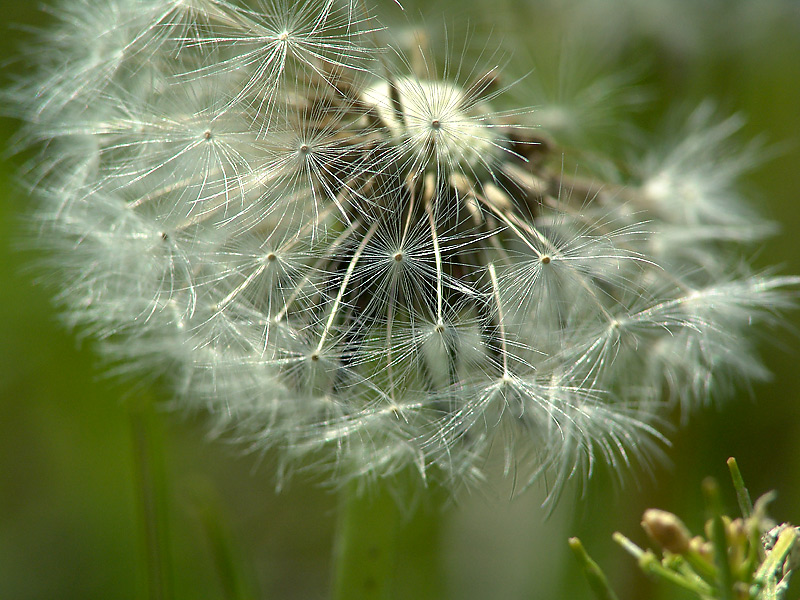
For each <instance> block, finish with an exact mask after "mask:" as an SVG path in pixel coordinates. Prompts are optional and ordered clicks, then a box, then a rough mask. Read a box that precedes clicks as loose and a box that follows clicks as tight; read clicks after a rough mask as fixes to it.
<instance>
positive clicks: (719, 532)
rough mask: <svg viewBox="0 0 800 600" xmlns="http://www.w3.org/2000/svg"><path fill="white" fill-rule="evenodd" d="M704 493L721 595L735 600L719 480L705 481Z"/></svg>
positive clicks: (725, 599) (728, 599)
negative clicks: (709, 516)
mask: <svg viewBox="0 0 800 600" xmlns="http://www.w3.org/2000/svg"><path fill="white" fill-rule="evenodd" d="M703 493H704V495H705V497H706V504H707V506H708V511H709V513H710V515H711V544H712V547H713V549H714V563H715V564H716V566H717V576H718V584H719V597H720V598H721V599H722V600H733V597H734V592H733V573H732V572H731V565H730V562H729V560H728V539H727V536H726V534H725V523H724V522H723V520H722V504H721V501H720V497H719V487H718V486H717V482H716V481H714V480H713V479H711V478H708V479H706V480H705V481H703Z"/></svg>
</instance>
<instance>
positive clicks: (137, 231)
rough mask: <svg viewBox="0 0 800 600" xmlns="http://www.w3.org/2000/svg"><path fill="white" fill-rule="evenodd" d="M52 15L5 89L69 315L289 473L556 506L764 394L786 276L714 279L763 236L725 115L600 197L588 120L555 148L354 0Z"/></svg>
mask: <svg viewBox="0 0 800 600" xmlns="http://www.w3.org/2000/svg"><path fill="white" fill-rule="evenodd" d="M95 9H97V10H95ZM58 14H59V15H60V19H61V24H60V26H59V28H57V29H55V30H54V31H53V32H52V33H50V34H49V38H48V40H49V42H48V43H49V48H50V49H51V50H52V53H50V52H41V53H39V54H37V55H36V56H35V57H34V60H35V61H36V68H35V75H33V76H32V77H31V80H30V82H28V83H26V84H25V85H23V86H22V87H21V88H20V89H18V90H16V91H14V92H11V93H10V96H12V97H16V98H17V101H16V105H15V110H16V111H18V112H20V113H21V114H23V115H24V117H25V119H26V121H27V123H28V124H27V126H26V127H27V129H26V133H25V135H26V136H27V139H28V141H29V143H30V144H31V145H34V146H37V145H38V146H40V147H42V148H44V149H45V150H44V151H43V152H42V155H41V157H40V159H39V162H40V164H39V165H38V168H37V169H35V170H34V172H35V177H36V178H37V180H38V183H37V184H36V185H35V189H36V195H37V197H38V199H39V203H40V207H39V209H38V213H37V215H38V220H39V223H40V227H41V231H42V235H41V243H42V245H43V246H45V247H47V248H48V249H49V250H50V251H51V252H50V259H49V263H50V266H51V267H52V268H53V269H54V270H55V271H58V274H59V276H60V278H61V280H62V281H63V287H62V291H61V294H60V295H59V301H60V302H61V303H62V304H63V306H64V309H65V312H66V313H67V315H68V317H67V318H68V321H69V322H70V323H71V324H73V325H75V326H81V327H84V328H86V329H87V330H88V332H89V333H91V334H94V335H97V336H99V337H101V338H103V339H104V340H105V344H106V348H107V351H108V353H109V355H110V356H112V357H113V359H114V360H116V361H118V362H119V363H121V364H123V365H125V367H124V368H125V369H127V370H128V371H130V372H143V371H148V372H154V373H168V375H169V379H170V381H172V382H173V384H174V389H173V392H174V394H175V396H176V398H177V399H178V403H179V404H181V405H183V406H184V407H186V408H187V409H189V410H205V411H208V412H209V413H211V414H212V415H213V416H214V417H215V418H216V427H215V430H217V431H227V430H233V431H234V432H235V435H238V436H240V437H241V438H243V439H244V440H246V441H247V442H248V443H249V444H250V445H251V446H252V447H253V448H256V449H259V450H263V449H266V448H279V449H280V452H279V455H280V457H281V458H280V461H281V464H280V465H279V469H278V471H279V473H280V474H285V475H288V474H290V473H291V472H292V471H293V470H294V469H293V466H294V465H296V464H299V463H300V462H302V461H310V462H311V463H313V464H316V465H318V466H319V467H320V468H321V469H323V470H324V469H329V470H330V472H331V473H333V474H335V477H334V479H335V481H336V482H340V481H341V480H342V479H347V478H349V477H383V476H386V475H391V474H394V473H397V472H399V471H402V470H404V469H406V468H408V467H412V468H415V469H417V470H418V471H419V473H420V476H421V477H422V478H427V477H429V476H430V475H431V474H434V473H435V474H436V475H437V477H440V478H442V479H443V480H445V481H447V482H448V483H449V484H451V485H452V487H454V488H457V487H459V486H460V485H462V484H463V483H465V482H469V481H474V480H477V479H480V478H482V477H483V476H484V475H485V470H486V469H487V468H488V467H487V465H488V464H490V463H487V460H486V458H487V456H491V455H492V453H493V452H494V451H496V449H498V448H499V449H501V454H502V458H501V466H502V470H504V471H505V472H506V473H507V474H508V475H509V476H512V477H513V479H514V480H515V481H517V482H520V483H521V484H522V486H524V485H528V484H530V483H532V482H534V481H536V480H538V479H541V478H543V477H545V476H546V478H547V479H548V481H549V483H550V486H551V487H550V491H551V496H550V498H551V500H552V501H554V500H555V499H556V498H557V497H558V495H559V493H560V492H561V490H562V489H563V487H564V485H565V484H566V482H567V481H568V480H570V479H573V478H575V479H585V478H586V477H588V476H589V475H590V474H591V472H592V470H593V468H594V465H595V464H596V462H597V461H600V460H602V461H605V462H608V463H611V464H612V465H614V466H615V467H620V469H619V470H620V471H622V470H623V469H622V467H626V466H627V465H628V464H629V463H631V462H634V461H640V462H643V463H644V464H647V463H648V461H649V460H651V459H652V457H653V456H657V455H658V452H659V446H660V445H662V444H663V443H664V438H663V437H662V435H661V434H660V433H659V431H658V427H659V425H660V423H661V421H660V419H661V414H662V412H663V409H664V408H666V407H669V406H671V405H673V404H675V403H679V404H680V406H681V407H682V410H683V412H684V414H688V413H689V412H691V409H692V407H693V406H695V405H697V404H702V403H704V402H707V401H708V398H709V396H710V394H711V392H712V390H713V389H718V388H724V387H726V386H727V385H728V382H730V381H731V380H733V379H758V378H760V377H763V376H764V374H765V370H764V368H763V367H762V366H761V364H760V363H759V362H758V360H757V358H756V357H755V355H754V352H753V348H752V347H751V346H752V344H751V343H750V342H749V341H748V340H749V331H750V328H751V325H752V324H754V323H756V322H758V321H763V322H767V323H769V322H772V321H774V319H775V318H776V317H775V313H776V312H777V311H780V310H782V309H787V308H789V307H790V306H791V304H792V302H791V294H790V293H789V292H788V291H787V290H789V289H791V288H795V287H796V286H797V284H798V283H800V281H799V280H798V279H797V278H792V277H775V276H770V275H759V274H753V273H751V272H748V270H747V269H746V268H739V269H738V270H732V269H730V265H731V264H736V263H737V262H741V261H740V253H741V248H742V247H743V244H745V243H746V242H747V241H750V240H753V239H756V238H757V237H758V236H760V235H762V234H766V233H768V231H769V227H767V226H763V225H761V224H760V222H759V221H755V220H754V218H753V216H752V213H751V211H750V210H749V209H746V208H742V207H743V206H744V204H743V202H742V201H741V200H739V199H738V196H737V195H736V194H735V180H736V177H737V176H738V175H739V174H740V173H741V172H742V171H743V170H745V169H747V168H748V167H749V166H751V165H752V153H751V152H748V151H747V150H745V151H744V152H743V153H741V154H735V153H731V152H728V151H727V150H726V149H725V148H726V147H727V146H728V144H729V140H730V138H731V137H732V136H733V135H734V134H735V133H736V131H737V129H738V128H739V122H738V120H737V119H735V118H734V119H728V120H721V121H714V119H713V116H712V115H711V114H710V111H709V109H708V108H707V107H706V106H705V105H704V106H703V107H701V108H700V109H698V112H697V113H696V114H695V115H693V117H692V118H691V119H690V122H689V125H688V126H687V127H686V128H685V129H682V130H680V136H679V139H678V140H677V141H676V142H675V143H674V144H673V145H672V146H671V148H670V149H666V150H664V151H663V152H661V153H654V154H653V155H652V156H650V157H648V158H645V159H644V160H643V161H641V162H640V163H639V164H637V165H634V166H633V167H632V168H630V169H629V170H628V171H629V172H631V173H633V174H634V176H633V177H632V178H631V179H630V181H628V182H626V185H620V183H618V182H619V181H623V180H624V178H623V177H622V176H621V175H616V176H615V177H612V178H610V179H613V181H612V180H609V178H605V177H604V173H602V172H593V171H588V172H576V173H575V174H574V175H569V174H567V173H566V171H565V167H564V166H563V165H564V159H563V155H562V152H563V146H561V145H560V144H561V143H563V142H566V143H567V144H571V143H572V142H574V140H575V139H577V137H576V136H574V135H573V134H574V133H575V132H574V129H575V127H577V128H581V127H582V126H583V122H582V121H578V122H574V123H573V122H570V123H568V124H567V125H569V127H564V128H559V127H552V128H551V131H549V133H550V134H551V135H552V140H549V141H547V142H545V139H544V137H543V136H538V135H537V134H534V133H533V131H532V126H533V125H535V124H536V123H537V117H536V113H535V112H534V113H531V111H530V110H529V109H526V108H522V109H520V110H513V111H500V110H497V109H496V108H495V105H496V104H498V103H499V102H500V96H501V95H502V94H503V93H504V92H505V89H504V88H502V87H498V85H496V83H497V81H496V80H497V77H498V75H497V71H498V70H499V67H497V66H493V67H491V68H489V69H484V68H483V67H481V66H478V65H477V64H472V63H471V62H470V61H469V60H467V59H466V58H465V57H463V56H462V57H454V56H449V55H448V56H447V57H446V59H445V60H444V61H443V63H442V64H441V65H439V64H438V63H437V61H436V60H435V58H434V56H433V55H432V54H433V53H432V52H430V50H429V49H428V48H427V47H425V46H424V45H423V44H422V43H421V42H420V41H419V40H417V41H416V42H415V44H416V47H415V48H402V47H399V46H397V45H396V44H395V46H396V47H394V48H391V47H390V46H389V45H388V44H387V45H386V46H381V45H380V44H381V43H382V42H381V40H382V37H383V31H382V28H381V26H380V25H379V24H377V23H376V22H375V21H374V20H372V19H371V18H369V16H368V15H366V14H364V13H363V8H362V3H361V2H360V1H359V2H355V1H354V2H353V3H350V2H349V1H347V0H304V1H303V2H300V3H292V2H287V1H285V0H259V1H258V2H253V3H251V4H249V5H247V6H245V5H243V4H240V3H233V2H226V1H222V0H191V1H179V0H148V2H144V3H127V2H123V1H122V0H107V1H106V2H102V3H101V2H93V1H91V0H84V1H82V2H80V3H79V4H78V5H75V6H71V7H70V8H64V9H63V10H62V12H60V13H58ZM100 24H102V27H100V26H99V25H100ZM90 30H91V31H92V35H87V31H90ZM412 55H413V56H414V58H412V59H410V58H406V57H408V56H412ZM391 56H396V57H398V59H397V60H394V62H393V63H392V64H389V63H390V61H389V57H391ZM60 57H63V58H60ZM60 61H61V62H60ZM62 62H63V64H62ZM512 80H513V79H512ZM609 83H610V80H605V81H604V82H603V83H602V85H600V87H601V88H602V91H603V92H602V93H600V92H597V93H594V92H591V90H588V91H587V92H586V94H584V95H583V96H582V95H580V94H578V95H577V96H576V102H577V101H580V102H584V103H589V104H591V105H592V106H594V105H596V104H601V103H602V102H604V101H605V99H606V98H608V97H610V96H608V95H606V91H607V85H608V84H609ZM25 90H36V94H35V100H34V101H33V102H30V103H28V102H23V101H22V100H21V99H22V98H23V97H25ZM587 95H588V99H587ZM531 101H532V103H535V102H536V99H532V100H531ZM588 110H591V109H588ZM543 116H546V115H540V116H539V117H543ZM540 121H541V119H540ZM561 130H564V131H567V132H568V133H565V134H564V136H562V137H560V134H559V131H561ZM614 158H615V159H616V158H617V157H614ZM731 202H733V203H734V207H733V208H732V209H730V210H729V207H730V206H731V205H730V203H731ZM754 223H755V224H756V225H757V226H755V228H754V229H753V227H754ZM748 228H751V229H750V231H751V233H750V234H749V235H747V236H744V235H740V232H742V231H744V230H746V229H748ZM753 231H756V233H753Z"/></svg>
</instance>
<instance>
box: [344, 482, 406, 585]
mask: <svg viewBox="0 0 800 600" xmlns="http://www.w3.org/2000/svg"><path fill="white" fill-rule="evenodd" d="M339 511H340V512H339V519H340V520H339V525H338V531H337V533H336V546H335V549H334V582H333V599H334V600H388V599H389V598H390V597H391V592H392V576H393V574H394V570H395V554H396V548H397V538H398V530H399V525H400V520H401V514H400V509H399V507H398V505H397V501H396V500H395V498H393V497H392V496H391V494H389V492H388V491H387V490H386V489H385V488H384V487H383V486H381V485H380V482H379V484H378V486H376V489H371V490H369V491H363V490H360V489H359V486H358V483H357V482H351V483H349V484H348V485H347V486H346V487H345V488H344V490H343V494H342V498H341V506H340V508H339Z"/></svg>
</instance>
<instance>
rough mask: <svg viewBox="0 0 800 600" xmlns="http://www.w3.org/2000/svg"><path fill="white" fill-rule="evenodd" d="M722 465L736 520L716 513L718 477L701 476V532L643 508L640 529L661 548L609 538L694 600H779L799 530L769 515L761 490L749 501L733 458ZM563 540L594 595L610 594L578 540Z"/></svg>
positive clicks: (799, 558)
mask: <svg viewBox="0 0 800 600" xmlns="http://www.w3.org/2000/svg"><path fill="white" fill-rule="evenodd" d="M728 467H729V469H730V471H731V478H732V479H733V485H734V488H735V489H736V496H737V499H738V501H739V509H740V510H741V513H742V516H741V517H737V518H731V517H729V516H728V515H724V514H722V508H721V503H720V500H719V488H718V485H717V482H716V481H714V480H713V479H711V478H708V479H706V480H705V481H704V482H703V494H704V496H705V499H706V506H707V510H708V513H709V519H708V521H706V524H705V527H704V531H703V535H695V536H693V535H692V534H691V533H690V531H689V529H688V528H687V527H686V525H685V524H684V523H683V521H681V519H680V518H678V517H677V516H676V515H674V514H672V513H670V512H667V511H663V510H659V509H654V508H650V509H648V510H646V511H645V512H644V515H643V516H642V527H643V528H644V530H645V532H647V535H648V536H649V537H650V539H652V540H653V541H654V542H655V543H656V544H657V545H658V546H659V547H660V549H661V553H660V556H659V554H658V553H656V552H655V551H653V550H650V549H647V550H644V549H642V548H640V547H639V546H637V545H636V544H635V543H634V542H632V541H631V540H629V539H628V538H627V537H625V536H624V535H623V534H621V533H619V532H617V533H615V534H614V536H613V538H614V541H616V542H617V543H618V544H619V545H620V546H622V547H623V548H624V549H625V550H626V551H627V552H629V553H630V554H631V555H633V557H634V558H636V560H637V561H638V563H639V568H640V569H641V570H642V571H644V572H645V573H647V574H648V575H652V576H654V577H656V578H658V579H660V580H661V581H667V582H669V583H670V584H673V585H677V586H680V587H682V588H684V589H686V590H689V591H691V592H693V593H694V594H695V595H696V596H697V598H700V599H701V600H707V599H711V598H721V599H723V600H783V599H784V598H785V597H786V592H787V590H788V588H789V579H790V577H791V574H792V571H793V570H794V569H796V568H797V566H798V565H799V564H800V554H799V553H798V551H797V550H798V546H797V545H795V542H796V540H797V538H798V535H800V528H797V527H794V526H793V525H790V524H788V523H781V524H776V523H775V522H774V521H773V520H772V519H770V518H769V517H768V516H767V505H768V504H769V503H770V501H771V500H772V499H773V498H774V493H773V492H769V493H767V494H764V495H763V496H761V497H760V498H759V499H758V500H756V502H755V504H753V503H752V501H751V500H750V494H749V492H748V491H747V488H746V487H745V485H744V481H743V480H742V476H741V473H740V471H739V467H738V466H737V464H736V460H735V459H733V458H730V459H728ZM569 544H570V547H571V548H572V550H573V552H574V553H575V555H576V556H577V558H578V560H579V561H580V562H581V565H582V567H583V570H584V573H585V574H586V577H587V578H588V580H589V584H590V586H591V588H592V590H593V591H594V593H595V595H596V597H597V598H599V599H601V600H613V599H616V598H617V596H616V595H615V594H614V592H613V590H612V589H611V587H610V586H609V583H608V580H607V579H606V577H605V575H604V574H603V572H602V570H601V569H600V567H599V566H598V565H597V563H595V562H594V561H593V560H592V559H591V558H590V557H589V555H588V554H587V552H586V550H585V549H584V548H583V545H582V544H581V542H580V540H579V539H578V538H571V539H570V540H569Z"/></svg>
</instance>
